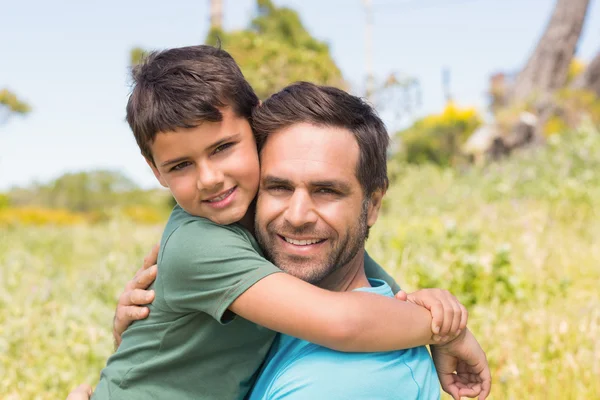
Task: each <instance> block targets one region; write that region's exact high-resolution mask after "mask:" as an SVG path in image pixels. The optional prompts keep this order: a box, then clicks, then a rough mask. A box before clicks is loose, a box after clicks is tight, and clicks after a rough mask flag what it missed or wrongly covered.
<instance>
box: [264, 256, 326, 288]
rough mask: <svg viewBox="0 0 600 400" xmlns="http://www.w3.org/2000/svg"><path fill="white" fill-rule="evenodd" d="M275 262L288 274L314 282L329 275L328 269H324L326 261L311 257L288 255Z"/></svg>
mask: <svg viewBox="0 0 600 400" xmlns="http://www.w3.org/2000/svg"><path fill="white" fill-rule="evenodd" d="M274 264H275V265H277V267H279V269H281V270H282V271H284V272H286V273H287V274H289V275H292V276H294V277H296V278H298V279H302V280H303V281H305V282H308V283H312V284H315V283H318V282H320V281H321V280H322V279H323V278H324V277H325V276H327V271H324V270H323V269H324V268H325V265H326V262H325V261H323V260H315V259H313V258H311V257H301V256H288V257H285V258H281V259H278V260H277V259H276V260H274Z"/></svg>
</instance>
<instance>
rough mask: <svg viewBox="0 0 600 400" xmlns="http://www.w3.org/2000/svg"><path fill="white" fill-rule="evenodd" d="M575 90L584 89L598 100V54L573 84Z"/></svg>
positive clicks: (599, 55)
mask: <svg viewBox="0 0 600 400" xmlns="http://www.w3.org/2000/svg"><path fill="white" fill-rule="evenodd" d="M573 87H574V88H575V89H586V90H589V91H592V92H594V93H596V96H598V97H599V98H600V52H598V54H597V55H596V57H594V59H593V60H592V62H591V63H590V65H588V66H587V68H586V69H585V71H583V73H582V74H581V75H580V76H578V77H577V79H575V82H573Z"/></svg>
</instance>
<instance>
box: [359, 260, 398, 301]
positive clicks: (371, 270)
mask: <svg viewBox="0 0 600 400" xmlns="http://www.w3.org/2000/svg"><path fill="white" fill-rule="evenodd" d="M365 274H366V275H367V278H374V279H380V280H382V281H384V282H385V283H387V284H388V285H390V287H391V288H392V292H394V294H396V293H398V292H399V291H400V286H399V285H398V284H397V283H396V281H395V280H394V278H392V277H391V276H390V275H389V274H388V273H387V272H386V271H385V270H384V269H383V267H381V266H380V265H379V264H377V262H376V261H375V260H373V259H372V258H371V256H369V253H367V252H366V251H365Z"/></svg>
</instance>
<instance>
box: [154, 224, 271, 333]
mask: <svg viewBox="0 0 600 400" xmlns="http://www.w3.org/2000/svg"><path fill="white" fill-rule="evenodd" d="M275 272H281V270H280V269H279V268H277V267H276V266H275V265H273V264H271V263H270V262H269V261H267V260H266V259H265V258H264V257H262V255H260V254H259V253H258V251H257V250H256V249H255V248H254V247H253V246H252V243H251V242H250V239H249V238H248V237H246V236H245V235H244V233H242V232H241V229H240V228H233V227H227V226H217V225H211V224H207V223H205V222H204V223H203V222H200V221H192V222H188V223H186V224H183V225H182V226H180V227H178V228H177V229H176V230H175V231H174V232H173V233H171V235H170V236H169V238H168V239H167V240H166V241H165V243H164V245H163V249H162V250H161V257H160V260H159V278H158V279H157V284H162V285H163V287H162V289H163V291H164V299H165V304H166V305H167V306H168V307H169V308H170V309H171V310H172V311H174V312H193V311H202V312H205V313H207V314H209V315H211V316H212V317H213V318H214V319H216V320H217V321H219V322H224V320H225V319H227V318H224V317H225V316H226V311H227V309H228V308H229V306H230V305H231V303H233V302H234V301H235V299H237V298H238V296H240V295H241V294H242V293H244V292H245V291H246V290H247V289H248V288H250V287H251V286H252V285H254V284H255V283H256V282H258V281H259V280H261V279H262V278H264V277H266V276H268V275H270V274H272V273H275ZM161 275H162V276H161ZM159 281H160V283H159ZM227 316H228V315H227Z"/></svg>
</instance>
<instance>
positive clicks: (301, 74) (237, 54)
mask: <svg viewBox="0 0 600 400" xmlns="http://www.w3.org/2000/svg"><path fill="white" fill-rule="evenodd" d="M258 5H259V13H258V16H257V17H256V18H255V19H254V20H253V21H252V23H251V24H250V27H249V28H248V29H244V30H240V31H232V32H224V31H222V30H220V29H216V30H215V29H213V30H212V31H211V32H209V34H208V36H207V39H206V43H208V44H212V45H216V44H218V43H219V42H220V43H221V46H222V47H223V49H225V50H226V51H228V52H229V53H230V54H231V55H232V56H233V58H235V60H236V61H237V63H238V64H239V65H240V68H241V69H242V72H243V73H244V76H245V77H246V79H247V80H248V81H249V82H250V84H251V85H252V87H253V88H254V90H255V91H256V93H257V94H258V96H259V97H260V98H263V99H264V98H266V97H268V96H269V95H271V94H272V93H275V92H276V91H278V90H280V89H282V88H283V87H285V86H287V85H288V84H290V83H293V82H296V81H301V80H303V81H310V82H314V83H318V84H326V85H331V86H338V87H344V85H345V84H344V81H343V78H342V74H341V72H340V70H339V68H338V67H337V65H336V64H335V62H334V61H333V59H332V58H331V54H330V51H329V46H328V45H327V44H326V43H324V42H322V41H319V40H316V39H315V38H313V37H312V36H311V35H310V33H309V32H308V31H307V30H306V28H305V27H304V25H303V24H302V22H301V20H300V17H299V16H298V13H297V12H296V11H293V10H291V9H289V8H285V7H276V6H275V5H274V4H273V3H272V2H271V1H270V0H259V1H258Z"/></svg>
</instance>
